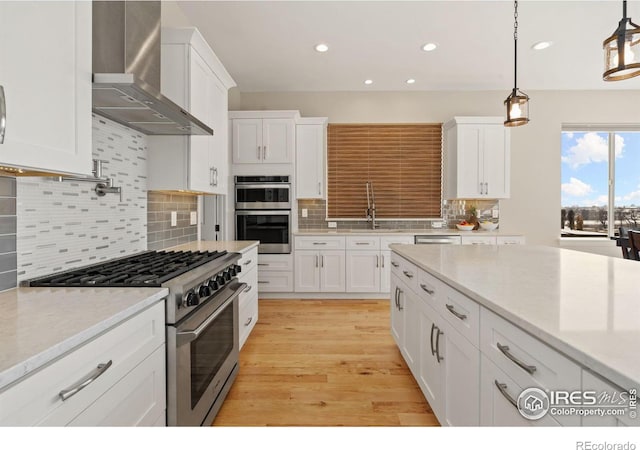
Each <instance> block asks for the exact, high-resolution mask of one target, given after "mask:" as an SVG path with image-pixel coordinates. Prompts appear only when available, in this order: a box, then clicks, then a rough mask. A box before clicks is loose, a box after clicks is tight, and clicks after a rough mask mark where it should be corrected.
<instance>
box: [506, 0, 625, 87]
mask: <svg viewBox="0 0 640 450" xmlns="http://www.w3.org/2000/svg"><path fill="white" fill-rule="evenodd" d="M513 3H514V10H513V20H514V23H513V92H516V91H517V90H518V0H515V1H514V2H513ZM625 8H626V2H625Z"/></svg>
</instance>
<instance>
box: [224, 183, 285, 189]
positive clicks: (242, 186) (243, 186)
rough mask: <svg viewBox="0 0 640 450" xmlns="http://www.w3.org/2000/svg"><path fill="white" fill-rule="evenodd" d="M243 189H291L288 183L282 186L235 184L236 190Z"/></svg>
mask: <svg viewBox="0 0 640 450" xmlns="http://www.w3.org/2000/svg"><path fill="white" fill-rule="evenodd" d="M243 189H287V190H290V189H291V185H290V184H289V183H283V184H239V183H237V184H236V190H243Z"/></svg>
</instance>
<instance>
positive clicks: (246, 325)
mask: <svg viewBox="0 0 640 450" xmlns="http://www.w3.org/2000/svg"><path fill="white" fill-rule="evenodd" d="M252 320H253V317H249V320H247V321H246V322H245V323H244V326H245V327H248V326H249V324H250V323H251V321H252Z"/></svg>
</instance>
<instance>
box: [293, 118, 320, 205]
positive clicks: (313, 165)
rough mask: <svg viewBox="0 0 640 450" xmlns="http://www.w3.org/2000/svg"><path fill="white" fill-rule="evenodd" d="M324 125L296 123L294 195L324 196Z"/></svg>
mask: <svg viewBox="0 0 640 450" xmlns="http://www.w3.org/2000/svg"><path fill="white" fill-rule="evenodd" d="M324 130H325V128H324V125H322V124H318V125H307V124H304V125H296V181H297V184H296V197H297V198H324V195H323V186H324Z"/></svg>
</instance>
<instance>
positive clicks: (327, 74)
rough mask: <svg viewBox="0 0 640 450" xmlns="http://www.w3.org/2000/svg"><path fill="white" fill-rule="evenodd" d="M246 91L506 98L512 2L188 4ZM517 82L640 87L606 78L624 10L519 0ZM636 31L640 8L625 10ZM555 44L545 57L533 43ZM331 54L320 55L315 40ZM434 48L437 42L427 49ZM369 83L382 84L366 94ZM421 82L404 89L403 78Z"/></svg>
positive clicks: (604, 4) (610, 2)
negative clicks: (489, 93) (457, 93)
mask: <svg viewBox="0 0 640 450" xmlns="http://www.w3.org/2000/svg"><path fill="white" fill-rule="evenodd" d="M178 6H179V7H180V8H181V10H182V11H183V12H184V14H185V16H186V17H187V19H188V20H189V21H190V22H191V23H192V24H193V25H194V26H196V27H197V28H199V29H200V31H201V32H202V34H203V35H204V37H205V38H206V39H207V41H208V42H209V43H210V45H211V47H212V48H213V50H214V51H215V52H216V54H217V55H218V57H219V58H220V60H221V61H222V62H223V64H224V65H225V67H226V68H227V70H228V71H229V73H230V74H231V76H232V77H233V78H234V79H235V81H236V83H237V84H238V87H239V89H240V90H241V91H244V92H259V91H358V90H383V91H412V90H494V89H498V90H510V89H511V88H512V87H513V2H512V1H485V0H474V1H455V0H448V1H406V2H404V1H193V2H192V1H180V2H179V3H178ZM518 9H519V18H518V22H519V32H518V85H519V87H520V88H521V89H522V90H523V91H525V92H527V91H529V90H538V89H640V77H636V78H634V79H630V80H626V81H619V82H613V83H612V82H604V81H602V71H603V60H604V57H603V52H602V41H603V40H604V39H605V38H606V37H608V36H609V35H611V34H612V33H613V31H614V29H615V28H616V26H617V24H618V21H619V20H620V18H621V17H622V2H621V1H617V0H615V1H614V0H606V1H539V0H536V1H534V0H524V1H522V0H521V1H520V2H519V6H518ZM629 15H630V16H631V18H632V19H634V20H635V21H636V22H640V2H629ZM542 40H550V41H553V45H552V46H551V47H550V48H548V49H546V50H542V51H535V50H532V49H531V46H532V45H533V44H534V43H535V42H538V41H542ZM320 42H325V43H327V44H328V45H329V51H328V52H326V53H318V52H316V51H315V50H314V46H315V45H316V44H317V43H320ZM426 42H436V43H438V44H439V47H438V49H437V50H435V51H433V52H424V51H422V50H421V46H422V45H423V44H424V43H426ZM366 78H371V79H372V80H373V81H374V83H373V84H372V85H370V86H365V85H364V84H363V81H364V80H365V79H366ZM408 78H415V79H416V83H415V84H413V85H407V84H406V83H405V81H406V79H408Z"/></svg>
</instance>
